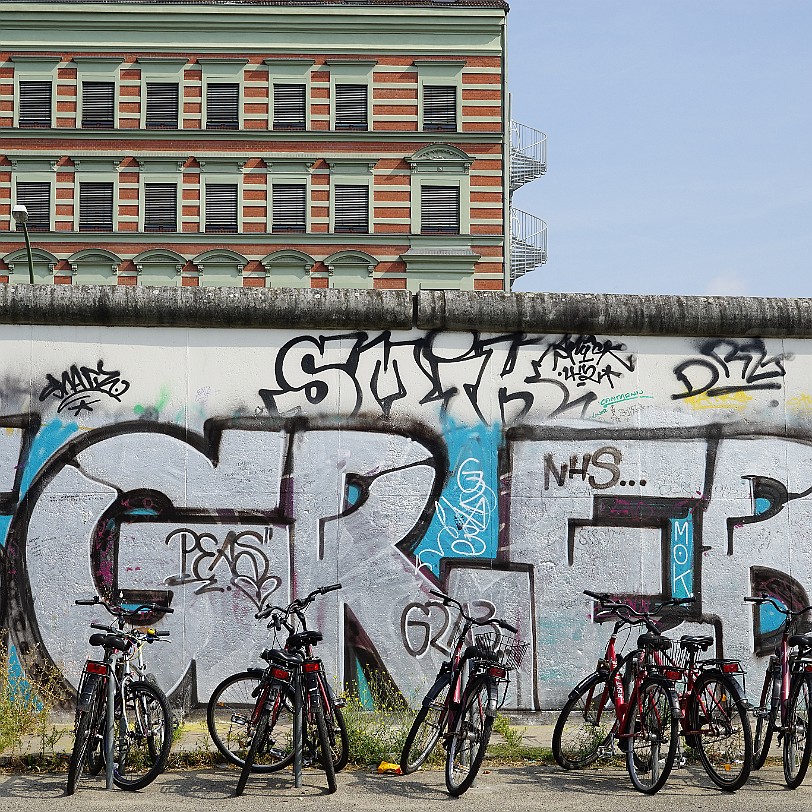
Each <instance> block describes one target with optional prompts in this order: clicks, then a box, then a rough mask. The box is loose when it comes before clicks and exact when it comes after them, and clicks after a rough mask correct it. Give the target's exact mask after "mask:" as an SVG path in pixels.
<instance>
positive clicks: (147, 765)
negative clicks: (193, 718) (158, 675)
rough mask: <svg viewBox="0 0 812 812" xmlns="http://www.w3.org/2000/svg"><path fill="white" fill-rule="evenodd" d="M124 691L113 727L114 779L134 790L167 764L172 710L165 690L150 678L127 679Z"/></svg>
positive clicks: (145, 783) (150, 781)
mask: <svg viewBox="0 0 812 812" xmlns="http://www.w3.org/2000/svg"><path fill="white" fill-rule="evenodd" d="M123 693H124V695H123V697H122V699H123V709H122V712H121V713H119V714H118V718H117V719H116V720H115V727H114V731H113V734H114V739H113V759H114V766H113V783H114V784H115V785H116V786H117V787H119V788H120V789H126V790H132V791H134V790H138V789H143V788H144V787H146V786H148V785H149V784H151V783H152V782H153V781H154V780H155V779H156V778H157V777H158V776H159V775H160V774H161V773H162V772H163V771H164V769H165V768H166V762H167V760H168V759H169V751H170V749H171V748H172V713H171V711H170V710H169V702H168V701H167V699H166V695H165V694H164V692H163V691H162V690H161V689H160V688H158V687H157V686H155V685H153V684H152V683H151V682H147V681H146V680H137V681H134V682H129V683H126V684H125V685H124V692H123ZM128 716H129V717H130V718H129V719H128ZM130 725H131V726H130ZM139 747H141V748H144V749H137V748H139Z"/></svg>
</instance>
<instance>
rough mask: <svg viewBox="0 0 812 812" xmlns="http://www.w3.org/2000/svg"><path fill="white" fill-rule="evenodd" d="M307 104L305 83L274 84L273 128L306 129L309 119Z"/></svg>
mask: <svg viewBox="0 0 812 812" xmlns="http://www.w3.org/2000/svg"><path fill="white" fill-rule="evenodd" d="M305 105H306V98H305V86H304V85H274V86H273V128H274V129H275V130H304V129H305V128H306V123H305V122H306V120H307V116H306V112H307V111H306V107H305Z"/></svg>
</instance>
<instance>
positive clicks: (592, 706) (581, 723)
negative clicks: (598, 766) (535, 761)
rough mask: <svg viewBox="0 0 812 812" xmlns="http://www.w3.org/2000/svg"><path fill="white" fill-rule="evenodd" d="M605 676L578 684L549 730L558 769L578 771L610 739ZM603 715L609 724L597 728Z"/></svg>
mask: <svg viewBox="0 0 812 812" xmlns="http://www.w3.org/2000/svg"><path fill="white" fill-rule="evenodd" d="M608 689H609V676H608V674H600V673H598V672H595V673H594V674H593V675H592V677H591V678H589V679H586V680H584V681H583V682H582V683H581V684H580V685H578V686H577V687H576V688H575V689H574V691H573V693H572V694H571V695H570V697H569V699H568V700H567V701H566V703H565V704H564V707H563V708H562V709H561V713H560V714H559V715H558V719H557V720H556V723H555V728H554V729H553V744H552V749H553V758H554V759H555V761H556V764H558V766H559V767H561V769H562V770H580V769H583V768H584V767H588V766H589V765H590V764H592V763H594V762H595V761H596V760H597V759H598V757H599V756H600V749H601V747H605V746H606V744H607V743H608V742H609V741H610V739H611V738H612V733H613V731H614V728H615V724H616V722H617V716H616V714H615V708H614V705H613V704H612V702H611V700H609V699H608V693H609V692H608ZM604 714H606V715H607V716H608V717H609V718H611V720H612V723H611V725H609V728H608V730H605V729H604V728H602V727H600V724H602V717H603V715H604Z"/></svg>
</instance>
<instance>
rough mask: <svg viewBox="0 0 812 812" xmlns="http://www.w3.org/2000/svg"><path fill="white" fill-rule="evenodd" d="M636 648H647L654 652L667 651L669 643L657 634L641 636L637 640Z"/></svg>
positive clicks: (665, 638)
mask: <svg viewBox="0 0 812 812" xmlns="http://www.w3.org/2000/svg"><path fill="white" fill-rule="evenodd" d="M637 648H648V649H653V650H654V651H668V649H670V648H671V641H670V640H669V639H668V638H667V637H663V636H662V635H659V634H641V635H640V637H638V638H637Z"/></svg>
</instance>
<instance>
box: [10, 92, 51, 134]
mask: <svg viewBox="0 0 812 812" xmlns="http://www.w3.org/2000/svg"><path fill="white" fill-rule="evenodd" d="M51 92H52V89H51V83H50V82H28V81H25V82H20V117H19V120H18V121H19V125H20V127H32V128H33V127H50V126H51Z"/></svg>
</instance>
